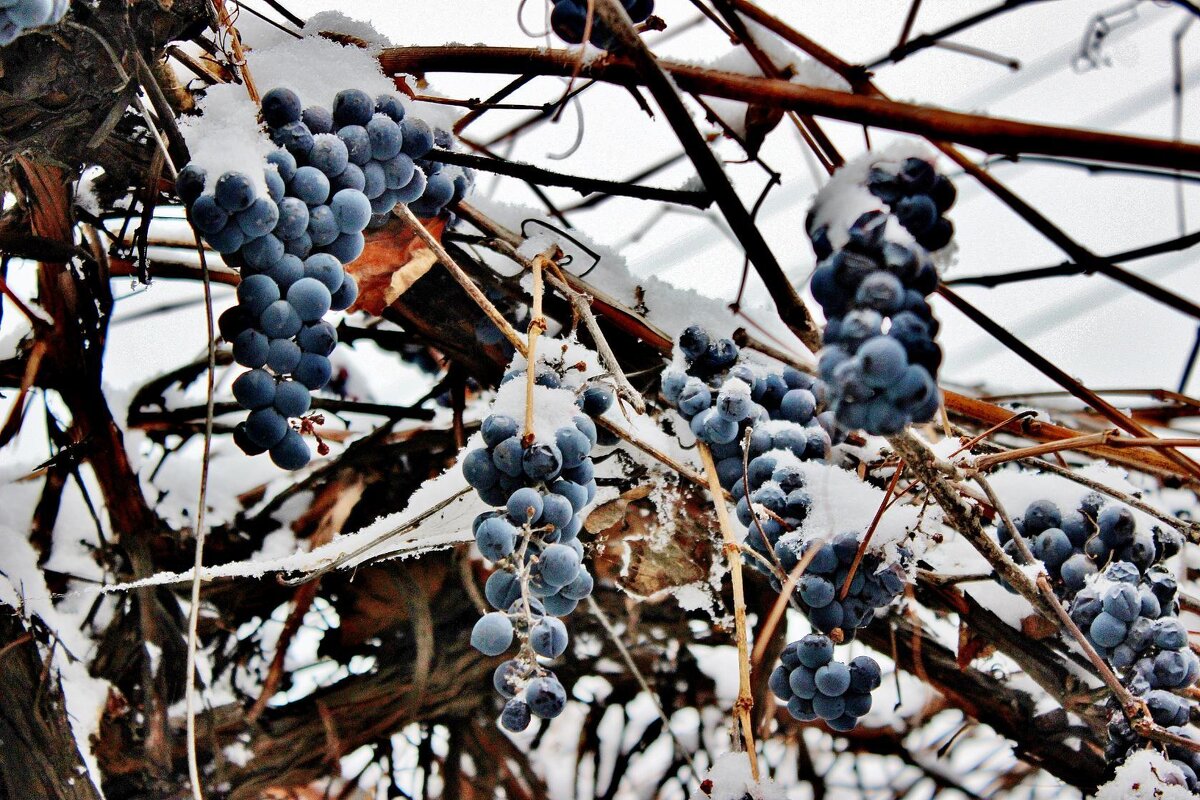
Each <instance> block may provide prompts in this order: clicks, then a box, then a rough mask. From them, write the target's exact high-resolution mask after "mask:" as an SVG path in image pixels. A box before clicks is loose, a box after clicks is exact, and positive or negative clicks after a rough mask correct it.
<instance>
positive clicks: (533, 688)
mask: <svg viewBox="0 0 1200 800" xmlns="http://www.w3.org/2000/svg"><path fill="white" fill-rule="evenodd" d="M525 702H527V703H528V704H529V709H530V711H532V712H533V714H534V716H538V717H541V718H542V719H553V718H555V717H557V716H558V715H559V714H561V713H562V712H563V709H564V708H566V705H567V693H566V690H565V689H563V685H562V684H561V683H559V681H558V678H555V677H554V676H552V675H551V676H544V677H538V678H534V679H533V680H531V681H530V682H529V685H528V686H527V687H526V688H525Z"/></svg>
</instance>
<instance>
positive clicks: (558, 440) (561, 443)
mask: <svg viewBox="0 0 1200 800" xmlns="http://www.w3.org/2000/svg"><path fill="white" fill-rule="evenodd" d="M554 442H555V444H556V445H557V446H558V450H559V453H560V455H561V458H562V466H563V468H566V469H573V468H575V467H578V466H580V465H581V464H583V463H584V461H585V460H586V459H587V457H588V454H589V453H590V452H591V450H592V443H591V442H590V441H588V438H587V437H586V436H584V435H583V434H582V433H580V431H579V429H578V428H576V427H574V426H572V427H570V428H559V429H558V430H557V431H555V433H554Z"/></svg>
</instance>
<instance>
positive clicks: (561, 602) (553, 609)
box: [544, 591, 579, 617]
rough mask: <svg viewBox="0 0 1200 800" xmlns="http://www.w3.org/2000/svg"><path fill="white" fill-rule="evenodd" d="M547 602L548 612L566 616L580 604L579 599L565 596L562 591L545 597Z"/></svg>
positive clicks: (557, 615)
mask: <svg viewBox="0 0 1200 800" xmlns="http://www.w3.org/2000/svg"><path fill="white" fill-rule="evenodd" d="M544 602H545V604H546V613H547V614H553V615H554V616H556V617H566V616H569V615H571V614H573V613H574V612H575V609H576V607H578V605H579V601H578V600H571V599H569V598H567V597H564V596H563V594H562V592H561V591H560V592H559V593H558V594H552V595H548V596H547V597H545V598H544Z"/></svg>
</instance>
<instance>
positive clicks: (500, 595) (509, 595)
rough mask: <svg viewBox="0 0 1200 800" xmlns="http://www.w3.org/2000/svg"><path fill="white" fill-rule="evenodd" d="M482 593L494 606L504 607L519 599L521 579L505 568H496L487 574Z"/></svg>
mask: <svg viewBox="0 0 1200 800" xmlns="http://www.w3.org/2000/svg"><path fill="white" fill-rule="evenodd" d="M483 594H484V597H486V598H487V601H488V602H489V603H491V604H492V606H493V607H494V608H498V609H502V610H503V609H506V608H508V607H509V606H511V605H512V604H513V603H515V602H517V601H518V600H520V599H521V580H520V578H518V577H517V576H516V575H514V574H513V573H511V572H508V571H507V570H502V569H498V570H496V571H495V572H493V573H492V574H491V575H489V576H488V579H487V582H486V583H485V584H484V585H483Z"/></svg>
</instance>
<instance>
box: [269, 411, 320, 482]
mask: <svg viewBox="0 0 1200 800" xmlns="http://www.w3.org/2000/svg"><path fill="white" fill-rule="evenodd" d="M255 413H257V412H255ZM310 458H312V454H311V453H310V452H309V450H308V445H307V444H305V443H304V437H302V436H301V435H300V434H299V433H297V432H296V431H294V430H292V429H291V428H288V430H287V433H285V434H284V435H283V438H282V439H281V440H280V441H279V442H278V443H277V444H276V445H275V446H274V447H272V448H271V461H272V462H274V464H275V466H277V467H279V468H280V469H286V470H297V469H300V468H302V467H303V466H304V465H305V464H307V463H308V461H309V459H310Z"/></svg>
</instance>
